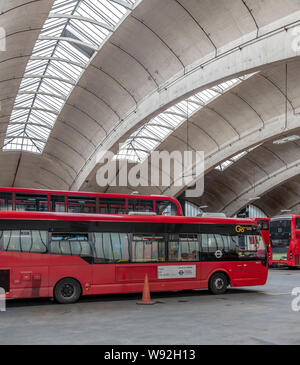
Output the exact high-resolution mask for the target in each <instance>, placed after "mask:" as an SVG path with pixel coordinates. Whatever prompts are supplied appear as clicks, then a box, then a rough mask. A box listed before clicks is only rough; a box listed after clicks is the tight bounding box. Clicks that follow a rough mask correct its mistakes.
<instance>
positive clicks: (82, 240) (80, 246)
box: [50, 233, 92, 257]
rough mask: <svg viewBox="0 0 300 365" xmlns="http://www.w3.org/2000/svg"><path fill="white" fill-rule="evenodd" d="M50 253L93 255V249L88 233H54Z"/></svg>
mask: <svg viewBox="0 0 300 365" xmlns="http://www.w3.org/2000/svg"><path fill="white" fill-rule="evenodd" d="M50 253H52V254H56V255H71V256H81V257H92V249H91V246H90V244H89V241H88V234H82V233H52V237H51V242H50Z"/></svg>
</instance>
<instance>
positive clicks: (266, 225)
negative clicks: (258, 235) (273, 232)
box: [256, 219, 269, 231]
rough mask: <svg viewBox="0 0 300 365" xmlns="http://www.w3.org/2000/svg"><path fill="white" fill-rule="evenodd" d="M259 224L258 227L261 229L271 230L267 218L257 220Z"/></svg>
mask: <svg viewBox="0 0 300 365" xmlns="http://www.w3.org/2000/svg"><path fill="white" fill-rule="evenodd" d="M256 223H257V225H258V229H259V230H260V231H268V230H269V222H268V221H267V220H266V219H261V220H259V221H257V222H256Z"/></svg>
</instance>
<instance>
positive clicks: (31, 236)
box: [3, 230, 48, 298]
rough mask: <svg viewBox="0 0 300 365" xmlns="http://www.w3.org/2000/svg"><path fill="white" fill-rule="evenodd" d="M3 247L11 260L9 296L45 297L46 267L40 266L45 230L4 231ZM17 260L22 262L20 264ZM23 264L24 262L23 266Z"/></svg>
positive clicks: (44, 244) (45, 244) (41, 264)
mask: <svg viewBox="0 0 300 365" xmlns="http://www.w3.org/2000/svg"><path fill="white" fill-rule="evenodd" d="M3 244H4V250H5V251H8V254H9V255H11V258H8V259H9V261H10V262H12V263H13V265H12V269H11V273H10V274H11V278H10V283H11V295H12V297H15V298H18V297H22V298H36V297H42V296H48V266H47V265H43V259H44V255H43V253H45V252H46V251H47V248H46V246H47V232H46V231H31V230H12V231H3ZM18 262H20V263H23V266H19V265H18ZM24 263H26V265H24Z"/></svg>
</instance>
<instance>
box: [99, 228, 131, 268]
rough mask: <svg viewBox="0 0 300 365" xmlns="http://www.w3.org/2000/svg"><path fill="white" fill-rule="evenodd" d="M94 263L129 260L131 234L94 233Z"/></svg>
mask: <svg viewBox="0 0 300 365" xmlns="http://www.w3.org/2000/svg"><path fill="white" fill-rule="evenodd" d="M92 242H93V246H94V251H95V256H94V263H95V264H100V263H107V262H108V263H113V262H128V261H129V235H128V234H127V233H116V232H114V233H110V232H105V233H100V232H97V233H92Z"/></svg>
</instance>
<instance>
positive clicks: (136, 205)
mask: <svg viewBox="0 0 300 365" xmlns="http://www.w3.org/2000/svg"><path fill="white" fill-rule="evenodd" d="M128 212H154V205H153V200H150V199H128Z"/></svg>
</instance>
